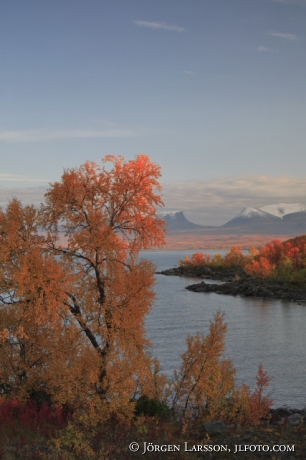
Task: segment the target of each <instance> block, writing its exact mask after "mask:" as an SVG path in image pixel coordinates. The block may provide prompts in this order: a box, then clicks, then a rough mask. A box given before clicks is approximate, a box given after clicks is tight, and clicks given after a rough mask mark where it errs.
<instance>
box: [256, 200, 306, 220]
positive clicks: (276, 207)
mask: <svg viewBox="0 0 306 460" xmlns="http://www.w3.org/2000/svg"><path fill="white" fill-rule="evenodd" d="M260 210H262V211H265V212H268V213H269V214H273V216H276V217H280V218H282V217H283V216H286V215H287V214H291V213H293V212H302V211H306V205H305V204H301V203H278V204H268V205H267V206H262V207H261V208H260Z"/></svg>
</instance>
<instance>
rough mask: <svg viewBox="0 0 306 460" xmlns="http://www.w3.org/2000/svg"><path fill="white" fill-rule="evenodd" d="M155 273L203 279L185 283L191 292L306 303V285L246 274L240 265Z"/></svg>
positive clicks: (179, 269)
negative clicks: (292, 284) (287, 284)
mask: <svg viewBox="0 0 306 460" xmlns="http://www.w3.org/2000/svg"><path fill="white" fill-rule="evenodd" d="M156 274H160V275H165V276H181V277H186V278H202V279H203V281H201V282H199V283H195V284H190V285H188V286H186V288H185V289H187V290H189V291H193V292H214V293H215V294H223V295H231V296H237V295H239V296H242V297H259V298H263V299H276V300H288V301H291V302H297V303H304V302H305V303H306V288H304V287H300V286H297V287H289V286H286V285H284V284H283V283H280V282H279V281H275V280H268V279H259V278H254V277H252V276H249V275H247V274H246V273H245V272H244V271H243V270H242V269H240V268H210V267H198V268H184V267H175V268H170V269H168V270H162V271H160V272H156ZM204 280H205V281H204ZM207 280H218V281H223V283H222V284H212V283H209V282H207Z"/></svg>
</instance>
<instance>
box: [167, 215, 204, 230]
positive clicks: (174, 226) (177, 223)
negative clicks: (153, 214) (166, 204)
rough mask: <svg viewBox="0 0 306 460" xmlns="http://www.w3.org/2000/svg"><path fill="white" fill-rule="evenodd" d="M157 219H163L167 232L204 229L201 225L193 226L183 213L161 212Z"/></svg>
mask: <svg viewBox="0 0 306 460" xmlns="http://www.w3.org/2000/svg"><path fill="white" fill-rule="evenodd" d="M159 217H162V218H163V219H164V221H165V222H166V224H167V230H168V231H171V232H176V231H181V230H195V229H197V228H205V227H204V226H203V225H198V224H194V223H193V222H190V221H189V220H188V219H186V217H185V216H184V212H183V211H163V212H160V213H159Z"/></svg>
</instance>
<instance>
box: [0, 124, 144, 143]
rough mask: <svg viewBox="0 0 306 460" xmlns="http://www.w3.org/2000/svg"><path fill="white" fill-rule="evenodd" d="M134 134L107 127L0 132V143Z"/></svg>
mask: <svg viewBox="0 0 306 460" xmlns="http://www.w3.org/2000/svg"><path fill="white" fill-rule="evenodd" d="M135 135H136V134H135V133H134V132H133V131H131V130H128V129H123V128H119V127H108V128H105V129H52V128H43V129H30V130H21V131H2V132H0V141H11V142H33V141H50V140H56V139H76V138H100V137H132V136H135Z"/></svg>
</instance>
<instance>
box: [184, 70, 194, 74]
mask: <svg viewBox="0 0 306 460" xmlns="http://www.w3.org/2000/svg"><path fill="white" fill-rule="evenodd" d="M184 74H185V75H195V72H193V71H192V70H184Z"/></svg>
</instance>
